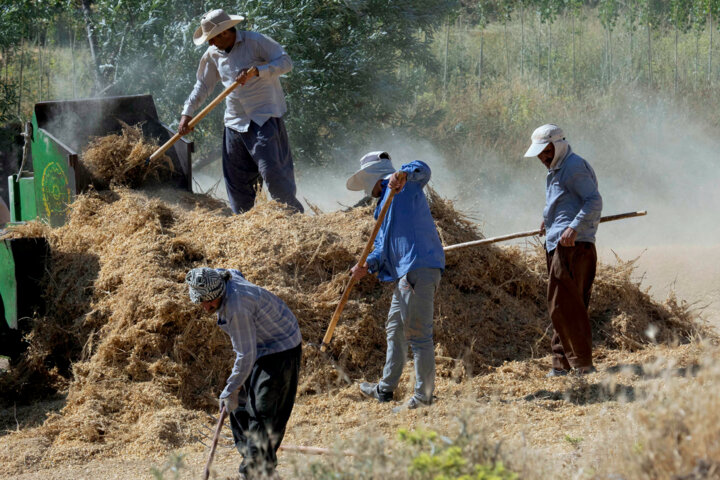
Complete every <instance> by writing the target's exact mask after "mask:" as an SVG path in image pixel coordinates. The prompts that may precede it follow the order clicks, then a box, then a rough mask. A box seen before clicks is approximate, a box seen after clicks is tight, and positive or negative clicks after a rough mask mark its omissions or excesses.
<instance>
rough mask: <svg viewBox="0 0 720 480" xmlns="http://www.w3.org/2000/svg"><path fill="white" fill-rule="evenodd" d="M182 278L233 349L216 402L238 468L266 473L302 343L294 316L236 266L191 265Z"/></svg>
mask: <svg viewBox="0 0 720 480" xmlns="http://www.w3.org/2000/svg"><path fill="white" fill-rule="evenodd" d="M185 281H186V283H187V284H188V289H189V295H190V300H191V301H192V302H193V303H200V304H201V305H202V307H203V309H204V310H205V311H206V312H208V313H217V325H218V327H220V329H222V331H223V332H225V333H226V334H227V335H228V336H229V337H230V342H231V343H232V348H233V350H234V352H235V364H234V365H233V369H232V373H231V374H230V376H229V377H228V379H227V384H226V386H225V389H224V390H223V391H222V393H221V394H220V398H219V403H220V408H221V409H222V408H223V407H224V408H225V409H226V411H227V412H228V416H229V417H230V427H231V429H232V432H233V438H234V439H235V446H236V447H237V449H238V451H239V452H240V453H241V454H242V455H243V457H244V458H243V462H242V463H241V464H240V473H241V474H243V475H246V477H247V478H254V477H258V478H266V477H270V476H271V475H272V473H273V472H274V470H275V467H276V465H277V455H276V452H277V449H278V448H279V447H280V443H281V442H282V439H283V436H284V435H285V427H286V425H287V422H288V419H289V418H290V413H291V412H292V408H293V405H294V404H295V394H296V392H297V384H298V375H299V372H300V360H301V348H302V347H301V344H302V338H301V335H300V328H299V326H298V322H297V319H296V318H295V315H293V313H292V312H291V311H290V309H289V308H288V307H287V305H285V303H284V302H283V301H282V300H280V299H279V298H278V297H276V296H275V295H273V294H272V293H270V292H268V291H267V290H265V289H263V288H260V287H258V286H257V285H254V284H252V283H250V282H248V281H247V280H245V278H244V277H243V276H242V274H241V273H240V272H239V271H237V270H225V269H221V268H219V269H212V268H195V269H193V270H190V272H188V274H187V276H186V278H185Z"/></svg>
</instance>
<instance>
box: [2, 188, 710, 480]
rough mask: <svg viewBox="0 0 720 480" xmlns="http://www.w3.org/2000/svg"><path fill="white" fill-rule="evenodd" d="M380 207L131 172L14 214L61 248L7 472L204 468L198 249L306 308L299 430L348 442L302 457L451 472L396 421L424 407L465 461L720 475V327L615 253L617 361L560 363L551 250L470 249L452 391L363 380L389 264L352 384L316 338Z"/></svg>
mask: <svg viewBox="0 0 720 480" xmlns="http://www.w3.org/2000/svg"><path fill="white" fill-rule="evenodd" d="M111 183H112V182H111ZM429 198H430V202H431V208H432V211H433V216H434V218H435V219H436V222H437V227H438V231H439V233H440V235H441V238H442V240H443V242H444V243H445V244H453V243H459V242H464V241H469V240H473V239H477V238H480V237H481V233H480V232H479V231H477V229H476V227H475V226H474V225H473V224H472V223H471V222H469V221H467V220H466V219H465V218H464V217H463V216H462V215H461V214H459V213H458V212H457V211H455V209H454V207H453V205H452V204H451V203H450V202H448V201H446V200H444V199H442V198H440V197H438V196H437V195H436V194H435V193H434V192H430V193H429ZM372 223H373V222H372V218H371V210H370V209H369V208H358V209H354V210H351V211H347V212H334V213H322V212H319V211H316V212H315V214H314V215H293V214H290V213H288V212H287V211H286V210H285V209H283V208H282V207H281V206H280V205H278V204H275V203H273V202H262V203H260V204H259V205H257V206H256V207H255V208H254V209H253V210H251V211H250V212H248V213H246V214H244V215H241V216H229V215H227V212H226V211H225V210H224V209H223V208H222V206H221V205H219V204H218V203H217V202H215V201H213V200H212V199H210V198H207V197H204V196H198V195H190V194H187V193H182V192H178V191H173V190H154V191H137V190H128V189H127V188H125V187H121V186H118V185H116V186H114V187H112V188H111V189H110V190H108V191H103V192H90V193H88V194H86V195H83V196H81V197H80V198H78V200H77V201H76V202H75V203H74V204H73V205H72V206H71V210H70V215H69V219H68V222H67V223H66V225H64V226H63V227H60V228H57V229H49V228H47V227H45V226H43V225H41V224H34V223H33V224H28V225H25V226H22V227H18V228H16V229H15V230H14V231H13V232H12V233H11V234H12V235H18V236H37V235H42V236H44V237H46V238H47V240H48V243H49V244H50V246H51V250H52V263H51V265H50V266H49V276H48V277H49V279H48V281H47V284H46V285H45V291H46V301H47V305H48V312H47V314H46V315H45V316H43V317H41V318H38V319H34V320H33V323H32V328H31V330H30V333H29V335H28V340H29V342H30V348H29V349H28V352H27V354H26V355H25V357H24V358H23V359H22V360H21V361H20V362H19V363H18V364H17V365H13V366H12V367H11V368H10V369H9V371H7V372H5V373H3V374H2V375H0V391H2V392H3V394H2V398H3V404H2V407H1V408H0V429H1V430H2V434H1V435H0V477H2V478H20V479H30V478H33V479H41V478H42V479H54V478H57V479H60V478H62V479H66V478H77V479H80V478H88V479H90V478H92V479H96V478H103V479H112V478H117V479H137V478H153V474H152V473H151V469H152V468H159V469H163V468H166V470H165V473H164V477H163V478H166V479H169V478H176V476H177V478H198V477H199V475H200V472H201V470H202V466H203V464H204V461H205V455H206V447H205V444H207V443H208V440H207V438H206V437H205V435H207V434H208V427H212V423H213V421H212V419H210V418H209V414H214V413H215V410H216V405H215V396H216V394H217V393H218V392H219V391H220V390H221V387H222V385H223V383H224V380H225V377H226V376H227V372H228V371H229V370H230V366H231V364H232V359H233V356H232V353H231V350H230V345H229V341H228V340H227V338H226V337H225V336H224V334H222V332H220V330H219V329H217V328H216V327H215V325H214V320H213V319H212V318H210V317H206V316H203V315H202V312H201V310H200V309H199V308H198V307H197V306H194V305H192V304H190V303H189V301H188V299H187V294H186V287H185V285H184V283H183V281H184V275H185V272H186V271H187V270H188V269H190V268H193V267H196V266H201V265H211V266H224V267H234V268H239V269H241V270H242V271H243V273H244V274H245V275H246V277H247V278H248V279H249V280H251V281H254V282H255V283H258V284H259V285H261V286H264V287H266V288H268V289H269V290H271V291H273V292H274V293H276V294H277V295H279V296H280V297H281V298H282V299H283V300H284V301H285V302H286V303H287V304H288V305H289V306H290V308H291V309H292V310H293V311H294V312H295V313H296V315H297V317H298V320H299V322H300V327H301V330H302V333H303V338H304V340H305V342H306V344H305V348H304V358H303V365H302V371H301V382H300V389H299V396H298V400H297V405H296V408H295V411H294V413H293V416H292V418H291V421H290V424H289V426H288V433H287V436H286V439H285V442H286V443H287V444H289V445H305V446H320V447H327V448H332V449H336V450H337V452H338V453H337V454H334V455H329V456H325V457H322V458H320V457H311V456H307V455H298V454H293V453H282V454H281V455H280V462H281V467H280V472H281V473H282V475H283V477H284V478H296V479H304V478H388V479H390V478H397V479H405V478H441V477H439V476H436V475H434V474H431V473H428V471H425V472H424V473H422V472H419V471H418V470H417V469H416V466H413V463H412V462H413V459H414V458H416V457H419V456H420V455H421V454H423V452H424V451H423V449H424V448H425V447H426V446H427V445H425V443H423V442H424V440H423V442H420V443H418V444H409V443H408V442H407V441H401V440H399V439H398V432H399V431H400V430H401V429H411V430H414V429H419V428H423V429H427V430H432V431H435V432H437V433H438V434H440V435H441V436H444V437H447V440H446V441H445V440H441V443H442V445H449V444H452V445H454V446H460V447H461V448H460V447H458V448H460V449H461V451H462V452H463V458H465V459H466V461H468V462H476V463H477V464H486V463H488V462H490V463H493V462H497V461H502V462H503V464H504V465H506V466H507V467H508V468H509V469H511V470H512V471H514V472H517V473H518V474H519V475H520V478H528V479H541V478H543V479H546V478H559V477H561V476H563V477H568V478H598V479H599V478H623V479H645V478H647V479H651V478H674V479H700V478H717V477H718V475H719V474H718V470H717V469H718V465H719V464H718V463H717V461H718V458H720V457H719V455H720V444H719V443H720V440H719V439H720V432H718V429H719V427H718V425H720V418H718V416H720V406H719V405H717V403H718V400H717V398H718V395H717V391H718V387H720V368H718V367H716V366H715V365H716V364H717V361H716V360H717V359H718V357H719V356H720V354H718V352H717V350H716V343H717V341H716V335H715V333H714V331H713V330H712V328H710V327H709V326H708V325H706V324H705V323H704V322H703V321H702V319H701V318H700V317H698V315H697V312H696V311H694V310H693V309H692V306H691V305H688V304H686V303H684V302H682V301H680V300H678V299H676V298H673V297H670V298H669V299H667V301H664V302H661V301H659V300H658V299H657V298H653V297H651V296H650V295H649V294H648V293H646V292H645V291H644V289H645V285H646V284H641V286H638V280H637V278H636V276H637V275H638V269H637V268H636V267H637V266H636V265H633V264H632V263H627V262H620V263H618V264H616V265H615V264H614V265H603V266H602V267H601V268H600V269H599V271H598V277H597V281H596V285H595V289H594V293H593V301H592V307H591V317H592V322H593V326H594V332H595V333H594V334H595V338H594V341H595V344H596V346H597V355H596V362H597V363H596V364H597V367H598V368H599V372H598V373H596V374H593V375H590V376H588V377H584V378H575V377H567V378H561V379H546V378H544V374H545V372H546V371H547V369H548V368H549V359H548V357H547V355H546V352H548V351H549V339H548V336H547V320H546V312H545V302H544V288H545V281H544V265H543V263H544V259H543V258H542V255H541V254H540V252H538V251H536V250H532V249H530V250H529V251H523V250H520V249H518V248H516V247H497V246H492V247H486V248H482V249H476V250H473V251H472V252H464V253H463V254H462V255H459V254H455V253H451V254H449V255H448V257H447V270H446V272H445V274H444V276H443V280H442V282H441V286H440V289H439V291H438V293H437V297H436V327H435V328H436V330H435V340H436V356H437V362H438V382H437V383H438V385H437V391H436V393H437V396H438V401H437V403H436V404H435V405H433V406H432V407H430V408H426V409H421V410H418V411H407V410H402V409H401V410H400V411H398V412H397V413H395V412H393V408H394V407H399V406H401V405H402V404H403V402H404V401H407V399H408V397H409V395H410V392H411V390H412V387H411V385H412V378H411V374H410V372H411V370H412V369H411V368H409V367H410V366H408V368H406V374H405V376H404V377H403V380H402V383H401V386H400V388H399V389H398V391H397V392H396V402H395V403H393V404H391V405H387V404H378V403H375V402H370V401H367V400H365V399H363V398H361V396H360V394H359V391H358V389H357V385H356V383H357V382H360V381H363V380H370V381H374V380H376V379H377V376H378V375H379V373H380V370H381V367H382V364H383V360H384V349H385V344H384V330H383V325H384V318H385V314H386V311H387V308H388V304H389V299H390V295H391V291H390V289H389V288H388V286H385V285H381V284H379V283H378V282H377V281H376V280H374V279H372V278H367V279H364V280H363V281H362V282H361V283H360V284H359V285H358V287H357V289H356V291H355V292H354V293H353V295H352V296H351V299H350V301H349V303H348V306H347V307H346V310H345V312H344V314H343V317H342V319H341V322H340V325H339V327H338V329H337V330H336V334H335V337H334V339H333V343H332V348H331V352H330V353H331V355H332V356H333V357H335V358H336V359H338V362H340V363H341V364H342V365H343V367H344V368H345V369H346V370H347V372H348V373H349V375H350V377H351V378H352V380H353V384H352V385H347V384H345V383H344V382H343V380H342V379H341V378H340V376H339V375H338V374H337V371H336V370H335V369H334V368H333V366H332V365H331V364H330V363H329V362H328V361H327V359H325V358H324V357H323V356H321V355H320V354H319V353H318V351H317V350H315V349H314V348H313V347H311V346H309V345H308V344H307V342H312V341H314V342H318V341H319V340H320V339H321V338H322V334H323V333H324V330H325V328H326V326H327V322H328V320H329V318H330V317H331V314H332V311H333V310H334V307H335V304H336V302H337V301H338V299H339V297H340V294H341V292H342V289H343V287H344V284H345V281H346V279H347V271H348V269H349V267H350V266H352V264H353V262H354V261H355V259H356V258H357V257H358V256H359V254H360V251H361V250H362V247H363V243H364V239H365V238H367V235H368V234H369V232H370V230H371V228H372ZM663 258H664V259H667V256H663ZM612 263H614V262H612ZM699 265H707V263H704V262H703V261H702V260H701V261H700V263H699ZM649 270H650V269H648V271H649ZM680 271H682V270H680ZM658 278H659V277H658ZM706 278H707V280H705V281H704V282H703V283H702V284H703V285H704V286H709V285H712V281H713V280H714V278H713V274H712V272H711V271H710V273H708V276H707V277H706ZM679 284H680V282H679V281H678V283H677V284H676V287H677V286H678V285H679ZM694 291H697V289H695V290H694ZM705 291H707V292H708V293H710V294H712V288H709V289H707V290H705ZM693 300H695V298H693ZM227 433H229V432H228V431H226V434H227ZM444 437H438V438H441V439H442V438H444ZM443 442H444V443H443ZM442 445H441V446H440V447H439V448H440V450H439V451H444V450H443V449H444V448H445V447H444V446H442ZM227 447H228V442H227V441H226V440H223V442H222V445H221V447H220V449H219V452H218V455H217V459H216V461H215V464H214V470H215V478H222V479H224V478H235V477H234V472H235V469H236V467H237V464H238V463H239V460H240V459H239V456H238V454H237V453H235V452H234V451H233V450H232V449H231V448H227ZM342 451H349V453H351V454H352V455H344V454H342V453H339V452H342ZM179 454H182V455H184V456H183V457H182V467H181V468H179V470H178V471H177V472H176V473H177V475H176V473H175V472H173V471H172V466H173V465H175V466H177V465H179V464H180V462H179V461H178V460H177V459H178V455H179ZM424 454H425V455H429V454H428V453H427V452H425V453H424ZM173 459H175V460H173ZM464 461H465V460H464ZM168 462H169V463H168ZM472 464H473V465H474V464H475V463H472ZM332 472H335V473H332ZM442 478H460V476H459V475H453V476H446V477H442ZM463 478H470V477H463ZM472 478H476V477H472ZM478 478H479V477H478Z"/></svg>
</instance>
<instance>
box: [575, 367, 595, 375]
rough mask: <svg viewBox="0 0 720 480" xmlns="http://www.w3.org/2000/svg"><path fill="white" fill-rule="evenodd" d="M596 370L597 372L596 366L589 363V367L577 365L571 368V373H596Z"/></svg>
mask: <svg viewBox="0 0 720 480" xmlns="http://www.w3.org/2000/svg"><path fill="white" fill-rule="evenodd" d="M596 372H597V368H595V367H593V366H592V365H590V366H589V367H579V368H574V369H573V373H574V374H575V375H578V376H580V375H589V374H591V373H596Z"/></svg>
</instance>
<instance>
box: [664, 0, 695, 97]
mask: <svg viewBox="0 0 720 480" xmlns="http://www.w3.org/2000/svg"><path fill="white" fill-rule="evenodd" d="M691 1H692V0H670V11H669V12H668V13H669V20H670V23H671V24H672V26H673V28H674V30H675V81H674V90H673V91H674V93H675V94H677V90H678V77H679V72H678V36H679V34H680V33H685V32H687V30H688V29H689V28H690V21H689V18H690V5H691Z"/></svg>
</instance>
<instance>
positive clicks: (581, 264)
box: [546, 242, 597, 370]
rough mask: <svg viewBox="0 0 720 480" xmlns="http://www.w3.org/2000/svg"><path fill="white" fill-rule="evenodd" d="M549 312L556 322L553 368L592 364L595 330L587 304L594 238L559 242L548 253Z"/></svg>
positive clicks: (594, 259) (592, 274) (594, 258)
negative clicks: (568, 243)
mask: <svg viewBox="0 0 720 480" xmlns="http://www.w3.org/2000/svg"><path fill="white" fill-rule="evenodd" d="M546 259H547V267H548V289H547V299H548V312H549V314H550V320H551V321H552V326H553V330H554V332H553V337H552V340H551V345H552V352H553V357H552V363H553V365H552V366H553V368H556V369H565V370H568V369H570V368H571V367H574V368H582V367H590V366H592V330H591V328H590V317H589V316H588V305H589V304H590V292H591V290H592V284H593V281H594V280H595V269H596V266H597V252H596V250H595V245H594V244H593V243H591V242H575V246H574V247H563V246H562V245H558V246H557V248H555V249H554V250H552V251H551V252H547V253H546Z"/></svg>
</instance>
